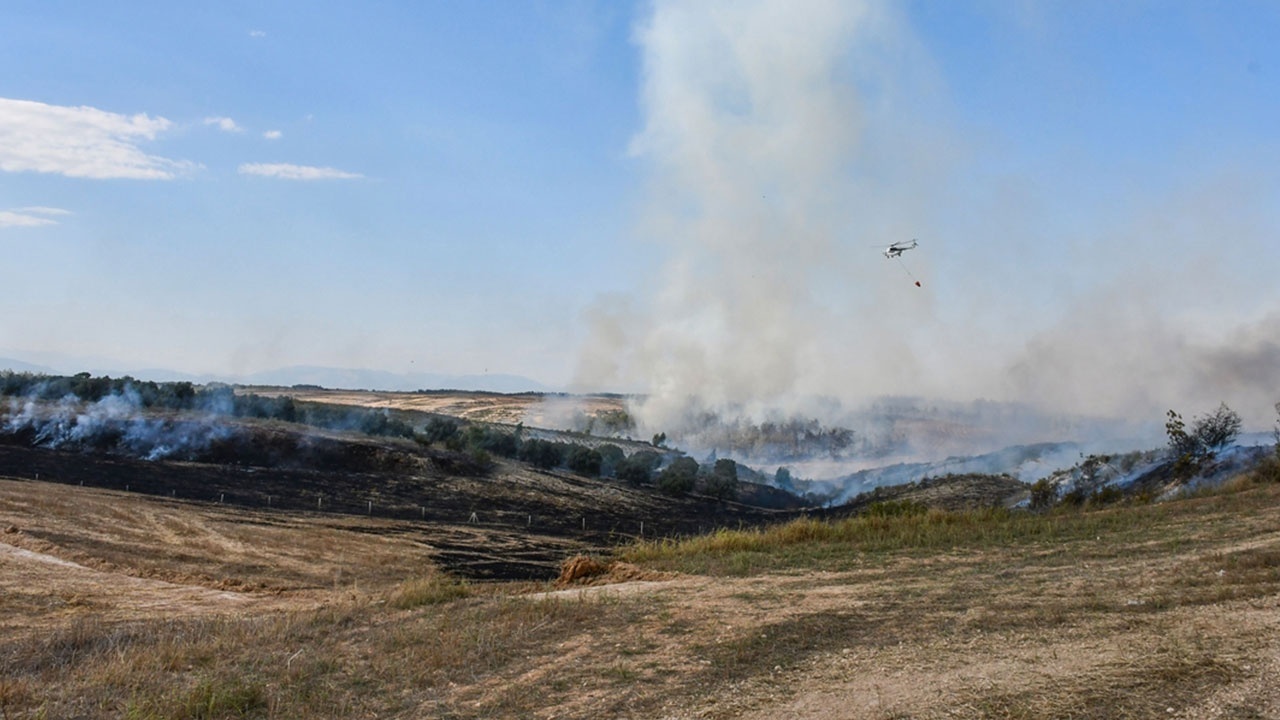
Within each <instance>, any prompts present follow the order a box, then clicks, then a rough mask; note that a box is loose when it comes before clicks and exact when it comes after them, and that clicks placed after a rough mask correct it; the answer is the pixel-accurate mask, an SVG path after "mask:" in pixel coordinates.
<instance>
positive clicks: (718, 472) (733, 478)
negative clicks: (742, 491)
mask: <svg viewBox="0 0 1280 720" xmlns="http://www.w3.org/2000/svg"><path fill="white" fill-rule="evenodd" d="M703 491H704V492H706V493H707V494H708V495H710V496H712V497H714V498H717V499H719V500H733V499H735V498H737V497H738V464H737V463H736V462H734V461H732V460H730V459H728V458H720V459H719V460H716V464H715V465H714V466H713V467H712V469H711V474H710V475H708V476H707V477H706V479H705V480H704V481H703Z"/></svg>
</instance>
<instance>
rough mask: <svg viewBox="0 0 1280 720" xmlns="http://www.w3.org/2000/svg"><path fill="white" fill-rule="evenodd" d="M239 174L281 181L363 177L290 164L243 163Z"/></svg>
mask: <svg viewBox="0 0 1280 720" xmlns="http://www.w3.org/2000/svg"><path fill="white" fill-rule="evenodd" d="M239 172H240V174H241V175H259V176H262V177H271V178H279V179H281V180H359V179H361V178H363V177H364V175H361V174H360V173H353V172H347V171H345V170H339V169H337V168H331V167H314V166H311V165H292V164H290V163H245V164H243V165H241V166H240V168H239Z"/></svg>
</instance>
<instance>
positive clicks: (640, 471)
mask: <svg viewBox="0 0 1280 720" xmlns="http://www.w3.org/2000/svg"><path fill="white" fill-rule="evenodd" d="M614 475H615V476H616V477H617V478H618V479H619V480H621V481H623V482H625V483H627V484H628V485H646V484H648V482H649V480H650V479H651V478H652V476H653V471H652V470H650V469H649V464H648V463H646V462H643V461H637V460H635V459H634V457H630V458H623V459H622V460H621V461H619V462H618V465H617V467H616V468H615V469H614Z"/></svg>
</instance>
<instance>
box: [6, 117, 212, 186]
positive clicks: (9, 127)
mask: <svg viewBox="0 0 1280 720" xmlns="http://www.w3.org/2000/svg"><path fill="white" fill-rule="evenodd" d="M171 125H172V123H170V122H169V121H168V120H166V119H164V118H162V117H154V118H153V117H150V116H148V115H146V114H144V113H139V114H137V115H133V116H127V115H119V114H116V113H112V112H107V111H105V110H99V109H97V108H92V107H87V106H79V107H72V106H63V105H46V104H45V103H41V102H35V101H32V100H13V99H10V98H0V170H3V171H5V172H40V173H54V174H58V175H66V176H67V177H80V178H93V179H106V178H131V179H142V180H171V179H173V178H174V177H176V176H177V175H179V174H181V173H183V172H187V171H189V170H191V169H193V168H195V167H198V165H196V164H194V163H190V162H187V161H182V160H170V159H168V158H163V157H159V156H157V155H148V154H147V153H145V152H143V151H142V149H141V148H140V147H139V144H140V143H142V142H144V141H147V140H155V139H156V137H157V136H159V135H160V134H161V133H163V132H165V131H166V130H168V129H169V128H170V127H171Z"/></svg>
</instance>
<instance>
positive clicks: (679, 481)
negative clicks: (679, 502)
mask: <svg viewBox="0 0 1280 720" xmlns="http://www.w3.org/2000/svg"><path fill="white" fill-rule="evenodd" d="M697 481H698V461H697V460H694V459H693V458H690V457H679V458H676V459H675V460H674V461H672V463H671V464H670V465H668V466H667V468H666V469H665V470H663V471H662V472H661V473H659V474H658V489H659V490H661V491H662V492H663V493H665V494H667V495H671V496H673V497H679V496H681V495H686V494H688V493H689V492H690V491H691V490H693V486H694V485H695V484H696V483H697Z"/></svg>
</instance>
